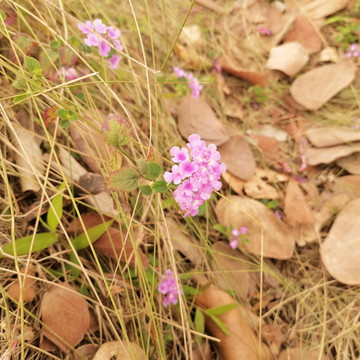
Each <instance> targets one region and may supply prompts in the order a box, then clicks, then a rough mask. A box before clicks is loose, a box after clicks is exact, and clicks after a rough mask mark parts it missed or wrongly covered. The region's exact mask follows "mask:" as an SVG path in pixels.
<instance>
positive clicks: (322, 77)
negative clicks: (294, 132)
mask: <svg viewBox="0 0 360 360" xmlns="http://www.w3.org/2000/svg"><path fill="white" fill-rule="evenodd" d="M327 2H328V3H329V1H327ZM355 72H356V66H355V64H354V63H353V62H351V61H343V62H341V63H339V64H330V65H324V66H320V67H317V68H315V69H313V70H310V71H308V72H307V73H305V74H303V75H300V76H299V77H298V78H296V79H295V81H294V82H293V83H292V85H291V87H290V93H291V95H292V97H293V98H294V99H295V101H296V102H298V103H299V104H300V105H302V106H304V107H305V108H306V109H308V110H317V109H319V108H321V107H322V106H323V105H324V104H325V103H326V102H327V101H328V100H330V99H331V98H332V97H333V96H335V95H336V94H337V93H338V92H339V91H341V90H342V89H344V88H346V87H347V86H349V85H350V84H351V83H352V82H353V80H354V79H355Z"/></svg>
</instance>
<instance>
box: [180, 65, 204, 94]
mask: <svg viewBox="0 0 360 360" xmlns="http://www.w3.org/2000/svg"><path fill="white" fill-rule="evenodd" d="M173 70H174V74H175V75H176V76H177V77H178V78H182V77H184V78H186V80H187V81H188V85H189V88H190V90H191V94H192V96H193V97H194V98H198V97H199V96H200V93H201V90H202V89H203V88H204V87H203V85H201V84H200V82H199V80H198V79H197V78H196V77H195V76H194V75H193V74H191V73H187V72H185V71H184V70H183V69H181V68H179V67H177V66H174V67H173Z"/></svg>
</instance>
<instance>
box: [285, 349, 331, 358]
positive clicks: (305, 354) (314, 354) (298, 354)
mask: <svg viewBox="0 0 360 360" xmlns="http://www.w3.org/2000/svg"><path fill="white" fill-rule="evenodd" d="M319 355H320V353H319V351H317V350H306V349H303V348H293V349H285V350H283V351H281V353H280V354H279V357H278V360H305V359H306V360H318V359H319V358H321V360H329V357H328V356H327V355H324V354H321V357H319Z"/></svg>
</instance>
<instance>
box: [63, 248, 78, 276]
mask: <svg viewBox="0 0 360 360" xmlns="http://www.w3.org/2000/svg"><path fill="white" fill-rule="evenodd" d="M69 261H70V262H72V263H73V264H75V265H79V261H78V258H77V257H76V254H75V253H74V252H72V251H71V252H70V256H69ZM65 268H66V269H67V270H70V271H71V275H72V276H73V277H74V278H75V279H78V278H79V276H80V274H81V270H80V269H79V267H78V266H77V267H75V266H72V265H71V264H66V267H65Z"/></svg>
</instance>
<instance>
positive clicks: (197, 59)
mask: <svg viewBox="0 0 360 360" xmlns="http://www.w3.org/2000/svg"><path fill="white" fill-rule="evenodd" d="M174 52H175V54H176V55H177V57H178V58H179V59H180V60H181V61H182V62H183V63H184V67H187V68H191V69H195V70H204V69H209V68H211V67H212V64H211V61H210V60H209V58H208V57H207V56H204V55H202V54H201V53H199V52H198V51H197V50H196V49H195V48H193V47H192V46H184V45H181V44H179V43H177V44H175V46H174Z"/></svg>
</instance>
